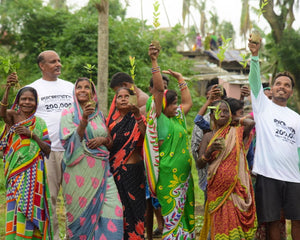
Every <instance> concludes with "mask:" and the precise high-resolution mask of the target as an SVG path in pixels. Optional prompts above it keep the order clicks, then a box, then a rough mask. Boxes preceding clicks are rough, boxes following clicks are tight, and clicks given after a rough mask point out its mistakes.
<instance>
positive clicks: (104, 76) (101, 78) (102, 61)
mask: <svg viewBox="0 0 300 240" xmlns="http://www.w3.org/2000/svg"><path fill="white" fill-rule="evenodd" d="M95 7H96V9H97V11H98V77H97V90H98V93H99V95H100V96H102V98H101V105H99V106H100V110H101V111H102V112H103V114H104V116H107V108H108V104H107V102H108V97H107V96H108V86H107V85H108V84H107V82H108V48H109V45H108V37H109V32H108V12H109V0H100V1H99V3H98V2H97V3H95Z"/></svg>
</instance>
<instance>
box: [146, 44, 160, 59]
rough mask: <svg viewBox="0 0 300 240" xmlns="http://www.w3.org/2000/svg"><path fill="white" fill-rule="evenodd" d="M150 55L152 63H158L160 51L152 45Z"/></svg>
mask: <svg viewBox="0 0 300 240" xmlns="http://www.w3.org/2000/svg"><path fill="white" fill-rule="evenodd" d="M148 55H149V56H150V58H151V60H152V61H156V60H157V58H158V55H159V49H157V48H156V47H155V46H154V45H153V44H152V43H151V44H150V46H149V50H148Z"/></svg>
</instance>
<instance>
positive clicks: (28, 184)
mask: <svg viewBox="0 0 300 240" xmlns="http://www.w3.org/2000/svg"><path fill="white" fill-rule="evenodd" d="M16 83H17V75H16V74H15V73H12V74H11V75H9V77H8V78H7V84H6V88H5V92H4V96H3V98H2V101H1V102H0V117H2V118H3V120H4V122H5V124H6V125H5V127H4V131H3V133H2V134H1V136H0V150H3V160H4V175H5V181H6V227H5V239H53V233H52V229H51V224H50V218H51V209H50V205H49V199H50V194H49V188H48V183H47V177H46V176H47V175H46V165H45V159H44V156H47V155H48V154H49V153H50V140H49V136H48V130H47V126H46V123H45V122H44V121H43V120H42V119H41V118H39V117H36V116H35V115H34V114H35V112H36V109H37V99H38V97H37V92H36V90H35V89H33V88H31V87H24V88H22V89H20V91H19V92H18V94H17V96H16V99H15V101H14V104H13V106H12V107H11V109H7V106H8V102H7V100H8V94H9V90H10V88H11V86H13V85H14V84H16Z"/></svg>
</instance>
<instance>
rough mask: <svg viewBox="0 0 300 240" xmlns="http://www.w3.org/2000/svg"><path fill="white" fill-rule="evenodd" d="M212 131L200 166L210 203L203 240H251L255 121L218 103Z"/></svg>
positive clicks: (205, 138)
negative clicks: (250, 165) (251, 149)
mask: <svg viewBox="0 0 300 240" xmlns="http://www.w3.org/2000/svg"><path fill="white" fill-rule="evenodd" d="M210 108H211V109H212V110H211V114H210V119H211V120H212V121H213V126H214V127H213V130H212V131H211V132H208V133H206V134H204V136H203V140H202V142H201V144H200V149H199V158H198V160H197V165H198V167H199V168H203V167H204V166H205V165H206V164H207V163H208V164H209V166H208V171H207V201H206V205H205V216H204V226H203V228H202V230H201V234H200V239H202V240H206V239H207V237H208V235H209V232H210V236H211V238H212V239H245V240H247V239H248V240H252V239H253V237H254V234H255V230H256V208H255V203H254V192H253V187H252V182H251V177H250V172H249V168H248V164H247V159H246V154H247V150H248V148H249V145H250V143H251V129H252V128H253V127H254V121H253V120H251V119H247V118H246V119H245V118H239V117H238V116H235V118H234V121H235V122H239V124H238V125H237V126H236V124H235V125H234V126H232V114H231V111H230V107H229V104H228V103H227V102H226V101H224V100H220V101H215V102H213V103H212V106H211V107H210Z"/></svg>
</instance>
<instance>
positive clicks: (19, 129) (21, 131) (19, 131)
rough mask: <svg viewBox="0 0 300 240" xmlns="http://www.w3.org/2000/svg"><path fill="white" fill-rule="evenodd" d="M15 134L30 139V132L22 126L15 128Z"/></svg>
mask: <svg viewBox="0 0 300 240" xmlns="http://www.w3.org/2000/svg"><path fill="white" fill-rule="evenodd" d="M15 132H16V133H17V134H19V135H24V136H26V137H29V138H31V137H32V133H31V131H30V130H29V129H28V128H26V127H24V126H17V127H16V130H15Z"/></svg>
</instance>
